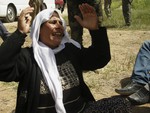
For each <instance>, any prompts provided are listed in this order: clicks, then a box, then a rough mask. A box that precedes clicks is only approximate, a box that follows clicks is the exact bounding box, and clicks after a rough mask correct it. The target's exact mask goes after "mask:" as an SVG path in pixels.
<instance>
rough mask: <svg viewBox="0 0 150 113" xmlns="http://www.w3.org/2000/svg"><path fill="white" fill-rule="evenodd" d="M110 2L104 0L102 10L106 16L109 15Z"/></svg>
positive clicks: (108, 16) (109, 0)
mask: <svg viewBox="0 0 150 113" xmlns="http://www.w3.org/2000/svg"><path fill="white" fill-rule="evenodd" d="M111 3H112V1H111V0H104V11H105V14H106V16H107V18H110V17H111Z"/></svg>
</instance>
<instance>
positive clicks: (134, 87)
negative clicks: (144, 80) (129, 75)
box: [115, 81, 144, 95]
mask: <svg viewBox="0 0 150 113" xmlns="http://www.w3.org/2000/svg"><path fill="white" fill-rule="evenodd" d="M143 87H144V86H143V85H141V84H138V83H136V82H134V81H132V82H130V83H129V84H127V85H126V86H125V87H124V88H122V89H115V91H116V92H117V93H118V94H120V95H131V94H133V93H135V92H136V91H138V90H139V89H141V88H143Z"/></svg>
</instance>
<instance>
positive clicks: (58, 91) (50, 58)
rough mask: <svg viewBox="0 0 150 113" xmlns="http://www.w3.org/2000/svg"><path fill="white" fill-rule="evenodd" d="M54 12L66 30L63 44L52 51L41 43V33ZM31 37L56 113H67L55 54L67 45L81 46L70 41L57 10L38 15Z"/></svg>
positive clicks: (32, 27)
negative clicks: (41, 29)
mask: <svg viewBox="0 0 150 113" xmlns="http://www.w3.org/2000/svg"><path fill="white" fill-rule="evenodd" d="M54 11H56V12H57V13H58V15H59V17H60V19H61V20H62V22H63V27H64V29H65V30H64V37H63V39H62V41H61V44H60V45H59V46H58V47H57V48H55V49H53V50H52V49H51V48H50V47H48V46H46V45H45V44H43V43H42V42H39V33H40V27H41V24H42V23H44V22H46V21H48V20H49V19H50V17H51V16H52V14H53V12H54ZM30 36H31V38H32V46H33V52H34V58H35V60H36V62H37V64H38V66H39V67H40V69H41V71H42V74H43V78H44V80H45V82H46V84H47V85H48V88H49V90H50V92H51V94H52V97H53V99H54V101H55V109H56V112H57V113H66V110H65V108H64V104H63V91H62V86H61V82H60V77H59V73H58V69H57V65H56V59H55V55H54V54H56V53H58V52H60V51H61V50H63V49H64V48H65V43H72V44H74V45H75V46H76V47H78V48H80V44H79V43H77V42H75V41H73V40H72V39H70V37H69V35H68V33H67V31H66V25H65V22H64V20H63V18H62V17H61V15H60V12H59V11H58V10H57V9H45V10H43V11H41V12H40V13H38V14H37V16H36V17H35V19H34V21H33V24H32V26H31V33H30Z"/></svg>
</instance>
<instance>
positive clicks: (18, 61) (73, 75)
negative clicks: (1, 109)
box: [0, 4, 129, 113]
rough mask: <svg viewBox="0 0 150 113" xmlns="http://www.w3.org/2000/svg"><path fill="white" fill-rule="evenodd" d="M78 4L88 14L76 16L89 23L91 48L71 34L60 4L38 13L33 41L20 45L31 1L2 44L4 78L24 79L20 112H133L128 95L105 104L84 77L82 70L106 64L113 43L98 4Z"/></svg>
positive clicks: (0, 76) (19, 95)
mask: <svg viewBox="0 0 150 113" xmlns="http://www.w3.org/2000/svg"><path fill="white" fill-rule="evenodd" d="M79 8H80V10H81V12H82V15H83V19H81V18H80V17H79V16H75V18H76V19H77V21H78V22H79V23H80V24H81V25H82V26H83V27H84V28H87V29H89V32H90V34H91V38H92V45H91V46H90V47H88V48H83V47H80V45H79V44H78V43H77V42H75V41H73V40H72V39H70V38H69V35H68V33H67V32H66V27H65V23H64V20H63V19H62V17H61V16H60V14H59V12H58V11H57V10H56V9H46V10H43V11H41V12H40V13H39V14H38V15H37V16H36V18H35V19H34V21H33V24H32V27H31V38H32V47H29V48H21V46H22V44H23V43H24V41H25V37H26V33H27V32H28V31H29V28H30V22H31V16H30V15H29V13H32V12H33V8H30V7H28V8H26V9H25V10H23V11H22V13H21V16H20V17H19V20H18V29H17V30H16V32H15V33H14V34H12V36H11V37H9V38H8V39H7V40H6V41H5V42H4V43H3V44H2V46H1V49H0V53H1V54H3V56H5V57H1V56H0V57H1V61H0V80H1V81H7V82H9V81H16V82H19V86H18V92H17V105H16V113H92V112H94V111H95V110H98V111H97V113H101V112H103V110H105V111H104V112H107V111H108V112H111V113H113V112H114V113H115V112H116V111H118V110H121V111H123V112H122V113H128V110H129V109H128V107H129V106H128V104H127V101H126V100H125V99H124V98H119V102H118V101H116V102H117V103H115V102H114V103H113V104H114V105H113V106H114V109H113V110H112V104H111V103H109V102H110V100H111V99H108V100H107V99H106V100H105V99H104V100H102V102H104V103H106V105H105V104H104V103H102V104H103V105H102V104H101V105H102V106H101V105H100V101H95V100H94V98H93V96H92V94H91V92H90V90H89V88H88V87H87V86H86V84H85V83H84V81H83V76H82V71H83V70H95V69H98V68H102V67H104V66H105V65H106V64H107V63H108V62H109V60H110V48H109V41H108V38H107V32H106V29H105V28H98V24H97V16H96V13H95V10H94V9H93V7H91V6H89V5H88V4H82V5H80V6H79ZM7 50H9V51H10V52H9V53H8V52H6V51H7ZM8 59H9V61H8ZM117 100H118V99H117ZM120 100H121V101H120ZM104 106H105V107H104ZM116 106H117V108H116ZM107 107H108V108H109V109H107ZM95 108H98V109H95ZM104 112H103V113H104Z"/></svg>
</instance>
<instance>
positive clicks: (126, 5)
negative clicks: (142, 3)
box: [122, 0, 133, 26]
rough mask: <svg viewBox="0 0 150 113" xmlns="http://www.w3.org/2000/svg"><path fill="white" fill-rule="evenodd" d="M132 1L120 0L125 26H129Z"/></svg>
mask: <svg viewBox="0 0 150 113" xmlns="http://www.w3.org/2000/svg"><path fill="white" fill-rule="evenodd" d="M132 1H133V0H122V12H123V16H124V20H125V25H126V26H130V25H131V3H132Z"/></svg>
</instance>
